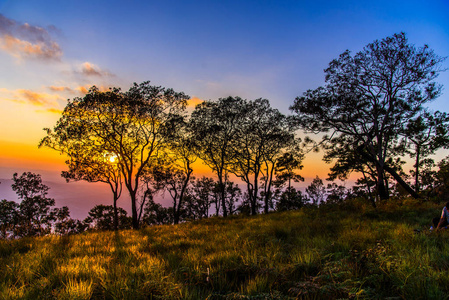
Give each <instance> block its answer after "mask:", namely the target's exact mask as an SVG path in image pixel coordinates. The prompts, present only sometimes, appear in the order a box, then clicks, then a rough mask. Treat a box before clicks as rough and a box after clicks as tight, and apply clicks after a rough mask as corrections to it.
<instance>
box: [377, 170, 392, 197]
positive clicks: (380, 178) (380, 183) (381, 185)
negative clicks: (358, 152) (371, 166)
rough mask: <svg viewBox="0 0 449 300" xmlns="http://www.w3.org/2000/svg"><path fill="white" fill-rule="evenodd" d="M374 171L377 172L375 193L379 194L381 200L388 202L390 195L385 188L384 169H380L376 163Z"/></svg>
mask: <svg viewBox="0 0 449 300" xmlns="http://www.w3.org/2000/svg"><path fill="white" fill-rule="evenodd" d="M384 167H385V166H384ZM376 171H377V193H378V194H379V197H380V199H381V200H388V198H389V197H390V195H389V194H388V192H387V189H386V187H385V181H384V179H385V178H384V177H385V174H384V168H382V167H381V166H380V164H379V163H377V165H376Z"/></svg>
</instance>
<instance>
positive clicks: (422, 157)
mask: <svg viewBox="0 0 449 300" xmlns="http://www.w3.org/2000/svg"><path fill="white" fill-rule="evenodd" d="M448 123H449V116H448V115H447V114H446V113H441V112H439V111H437V112H435V113H433V114H432V113H430V112H428V111H424V112H423V113H422V114H420V115H418V116H417V117H416V118H413V119H410V120H409V121H408V123H407V127H406V130H405V133H404V136H405V139H406V143H407V144H410V146H409V147H408V153H409V154H410V156H411V157H414V158H415V164H414V166H413V167H414V170H413V171H412V174H413V175H414V177H415V191H416V193H418V192H419V191H420V173H422V172H420V169H421V168H423V167H425V166H426V165H432V162H433V161H429V160H428V159H427V160H426V157H427V156H429V155H431V154H435V151H436V150H438V149H440V148H442V147H448V146H449V131H448Z"/></svg>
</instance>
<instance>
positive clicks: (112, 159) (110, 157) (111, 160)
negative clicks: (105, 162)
mask: <svg viewBox="0 0 449 300" xmlns="http://www.w3.org/2000/svg"><path fill="white" fill-rule="evenodd" d="M116 161H117V155H110V156H109V162H110V163H115V162H116Z"/></svg>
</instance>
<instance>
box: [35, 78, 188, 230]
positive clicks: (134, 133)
mask: <svg viewBox="0 0 449 300" xmlns="http://www.w3.org/2000/svg"><path fill="white" fill-rule="evenodd" d="M188 98H189V97H188V96H187V95H185V94H184V93H182V92H181V93H178V92H175V91H174V90H173V89H166V88H163V87H160V86H151V85H150V84H149V82H148V81H147V82H143V83H141V84H136V83H134V85H133V86H132V87H131V88H130V89H129V90H128V91H127V92H121V90H120V89H118V88H111V89H110V90H109V91H106V92H102V91H100V90H99V89H98V88H96V87H92V88H91V89H90V90H89V92H88V93H87V94H86V95H85V96H84V97H83V98H74V99H73V100H69V102H68V104H67V106H66V107H65V109H64V111H63V113H62V117H61V118H60V119H59V121H58V122H57V123H56V126H55V127H54V129H53V130H51V129H46V131H47V136H46V137H44V138H43V140H42V141H41V143H40V145H41V146H42V145H45V146H49V147H51V148H53V149H56V150H58V151H60V152H62V153H64V154H66V155H68V156H69V157H73V158H74V160H76V159H77V158H78V156H79V154H80V153H85V154H82V155H81V156H83V157H85V156H87V155H94V156H95V158H96V161H101V159H104V155H105V153H106V154H107V153H110V154H112V155H113V156H114V157H116V159H117V163H116V164H117V167H118V170H119V172H120V176H121V180H123V183H124V185H125V187H126V189H127V190H128V192H129V195H130V200H131V210H132V223H133V228H138V227H139V216H141V214H139V212H138V209H139V207H143V205H144V203H143V202H142V203H140V205H139V203H138V192H139V191H140V190H141V189H140V188H141V186H142V178H143V176H144V174H145V172H146V169H147V168H149V167H151V166H152V165H153V164H154V163H155V162H157V161H158V158H159V157H160V156H164V152H165V150H166V148H167V143H168V142H169V141H170V139H171V138H172V136H173V133H174V130H173V129H174V128H176V122H177V121H178V120H179V119H180V118H179V116H180V115H182V114H184V112H185V108H186V104H187V99H188ZM86 148H87V150H86ZM77 170H78V169H77ZM87 173H89V172H87ZM102 175H104V173H103V174H102ZM116 182H118V179H117V181H116ZM145 199H146V198H145V197H143V198H142V199H141V201H145Z"/></svg>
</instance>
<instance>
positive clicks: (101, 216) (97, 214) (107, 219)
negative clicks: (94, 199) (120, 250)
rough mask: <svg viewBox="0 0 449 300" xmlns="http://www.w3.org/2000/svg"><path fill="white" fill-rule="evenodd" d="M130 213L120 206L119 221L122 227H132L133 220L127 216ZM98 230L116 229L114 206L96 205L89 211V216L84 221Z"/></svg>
mask: <svg viewBox="0 0 449 300" xmlns="http://www.w3.org/2000/svg"><path fill="white" fill-rule="evenodd" d="M127 215H128V213H127V212H126V210H124V209H123V208H121V207H119V208H118V216H119V218H118V221H119V224H118V226H119V228H120V229H127V228H130V227H131V220H130V219H129V217H128V216H127ZM84 222H85V223H87V224H89V225H91V224H92V226H93V227H94V228H95V229H97V230H114V225H113V224H114V207H113V206H111V205H103V204H99V205H95V206H94V207H93V208H92V209H91V210H90V211H89V213H88V217H87V218H86V219H85V221H84Z"/></svg>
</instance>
